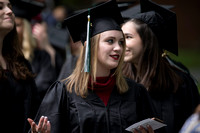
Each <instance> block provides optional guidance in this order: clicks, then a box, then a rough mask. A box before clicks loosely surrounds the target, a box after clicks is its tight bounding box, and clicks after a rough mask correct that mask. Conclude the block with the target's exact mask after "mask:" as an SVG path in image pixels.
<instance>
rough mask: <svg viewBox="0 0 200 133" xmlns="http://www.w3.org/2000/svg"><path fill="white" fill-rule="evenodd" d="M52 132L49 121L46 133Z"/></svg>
mask: <svg viewBox="0 0 200 133" xmlns="http://www.w3.org/2000/svg"><path fill="white" fill-rule="evenodd" d="M50 132H51V124H50V122H49V121H47V130H46V131H45V133H50Z"/></svg>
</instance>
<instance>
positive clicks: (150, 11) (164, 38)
mask: <svg viewBox="0 0 200 133" xmlns="http://www.w3.org/2000/svg"><path fill="white" fill-rule="evenodd" d="M140 7H141V13H140V14H137V15H135V17H133V18H136V19H139V20H141V21H143V22H144V23H146V24H147V25H148V26H149V27H150V28H151V29H152V31H153V32H154V34H155V35H156V37H157V39H158V42H159V46H160V48H161V49H164V50H167V51H169V52H171V53H173V54H175V55H178V37H177V20H176V14H175V13H174V12H172V11H170V10H168V9H166V8H163V7H162V6H160V5H158V4H156V3H153V2H151V1H149V0H140Z"/></svg>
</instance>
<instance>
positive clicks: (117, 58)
mask: <svg viewBox="0 0 200 133" xmlns="http://www.w3.org/2000/svg"><path fill="white" fill-rule="evenodd" d="M110 56H111V57H112V58H113V59H114V60H119V55H110Z"/></svg>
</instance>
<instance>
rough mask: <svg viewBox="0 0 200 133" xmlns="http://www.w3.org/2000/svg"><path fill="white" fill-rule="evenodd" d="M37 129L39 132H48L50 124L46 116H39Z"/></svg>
mask: <svg viewBox="0 0 200 133" xmlns="http://www.w3.org/2000/svg"><path fill="white" fill-rule="evenodd" d="M37 131H38V132H41V133H50V131H51V125H50V122H49V121H48V118H47V117H46V116H45V117H44V116H42V117H41V118H40V121H39V124H38V129H37Z"/></svg>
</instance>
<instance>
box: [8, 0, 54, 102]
mask: <svg viewBox="0 0 200 133" xmlns="http://www.w3.org/2000/svg"><path fill="white" fill-rule="evenodd" d="M11 3H12V4H13V12H14V14H15V16H16V17H15V22H16V28H17V33H18V37H19V42H20V44H21V45H22V52H23V54H24V56H25V58H26V59H27V60H28V61H29V62H30V64H31V67H32V70H33V72H34V73H35V74H36V76H35V82H36V85H37V88H38V92H39V98H40V101H42V99H43V97H44V95H45V93H46V91H47V89H48V88H49V87H50V85H51V84H52V83H53V82H55V80H56V79H57V74H56V69H55V66H54V65H53V63H52V61H51V56H50V54H49V53H48V52H46V51H45V50H43V49H40V47H39V46H38V42H37V41H36V39H35V36H34V34H33V33H32V25H31V20H32V18H33V17H34V16H36V15H37V14H39V13H40V12H41V10H42V9H43V6H39V5H37V4H34V3H32V2H31V1H21V0H15V1H12V2H11ZM43 36H44V34H43ZM43 43H45V41H44V40H43ZM40 45H41V44H40ZM43 45H45V44H43Z"/></svg>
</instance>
